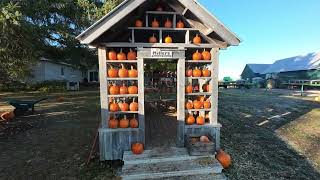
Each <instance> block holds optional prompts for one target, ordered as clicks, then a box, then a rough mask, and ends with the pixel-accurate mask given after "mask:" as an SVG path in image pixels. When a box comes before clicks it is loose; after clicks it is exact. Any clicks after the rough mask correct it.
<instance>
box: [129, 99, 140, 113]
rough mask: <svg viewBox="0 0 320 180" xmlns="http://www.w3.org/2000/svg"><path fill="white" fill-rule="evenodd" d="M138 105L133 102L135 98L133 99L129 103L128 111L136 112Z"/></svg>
mask: <svg viewBox="0 0 320 180" xmlns="http://www.w3.org/2000/svg"><path fill="white" fill-rule="evenodd" d="M138 106H139V105H138V103H137V102H135V98H134V99H133V101H132V103H130V106H129V109H130V111H138Z"/></svg>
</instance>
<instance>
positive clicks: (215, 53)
mask: <svg viewBox="0 0 320 180" xmlns="http://www.w3.org/2000/svg"><path fill="white" fill-rule="evenodd" d="M211 56H212V57H211V59H212V61H213V63H212V66H211V69H210V70H211V78H212V80H211V82H210V86H211V93H212V94H211V114H210V124H218V90H219V89H218V88H219V80H218V78H219V49H218V48H213V49H211Z"/></svg>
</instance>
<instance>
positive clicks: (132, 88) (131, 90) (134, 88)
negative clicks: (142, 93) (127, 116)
mask: <svg viewBox="0 0 320 180" xmlns="http://www.w3.org/2000/svg"><path fill="white" fill-rule="evenodd" d="M128 93H129V94H138V87H137V86H129V87H128Z"/></svg>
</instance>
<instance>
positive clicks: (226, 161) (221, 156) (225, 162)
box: [216, 150, 231, 169]
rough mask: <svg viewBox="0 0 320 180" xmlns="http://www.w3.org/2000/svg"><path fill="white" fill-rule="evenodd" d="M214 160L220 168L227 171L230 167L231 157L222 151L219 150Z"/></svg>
mask: <svg viewBox="0 0 320 180" xmlns="http://www.w3.org/2000/svg"><path fill="white" fill-rule="evenodd" d="M216 159H217V160H218V161H219V162H220V163H221V165H222V167H223V168H225V169H227V168H228V167H230V165H231V157H230V155H229V154H227V153H225V152H224V151H223V150H219V151H218V154H217V155H216Z"/></svg>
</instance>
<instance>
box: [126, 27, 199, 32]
mask: <svg viewBox="0 0 320 180" xmlns="http://www.w3.org/2000/svg"><path fill="white" fill-rule="evenodd" d="M128 29H130V30H154V31H160V30H161V31H198V30H197V29H195V28H165V27H157V28H154V27H129V28H128Z"/></svg>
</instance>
